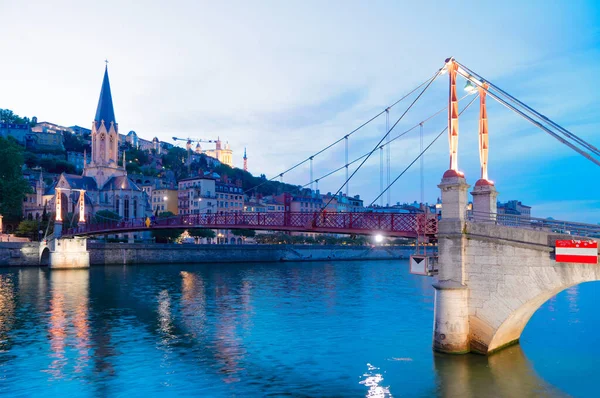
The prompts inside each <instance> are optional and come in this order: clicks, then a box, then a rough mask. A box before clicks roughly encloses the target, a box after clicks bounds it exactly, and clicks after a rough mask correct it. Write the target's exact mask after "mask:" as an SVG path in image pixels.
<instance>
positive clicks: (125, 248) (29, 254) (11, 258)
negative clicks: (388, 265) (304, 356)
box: [0, 242, 414, 267]
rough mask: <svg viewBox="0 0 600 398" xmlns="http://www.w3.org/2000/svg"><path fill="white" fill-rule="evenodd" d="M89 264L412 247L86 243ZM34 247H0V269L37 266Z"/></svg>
mask: <svg viewBox="0 0 600 398" xmlns="http://www.w3.org/2000/svg"><path fill="white" fill-rule="evenodd" d="M87 247H88V251H89V253H90V264H91V265H92V266H93V265H123V264H185V263H232V262H277V261H338V260H389V259H402V258H408V257H409V256H410V255H411V254H412V253H413V252H414V246H380V247H369V246H320V245H175V244H172V245H170V244H142V243H134V244H127V243H91V242H88V246H87ZM39 261H40V258H39V248H38V244H37V243H12V242H11V243H0V266H14V267H25V266H38V265H39Z"/></svg>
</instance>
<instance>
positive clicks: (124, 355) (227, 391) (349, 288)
mask: <svg viewBox="0 0 600 398" xmlns="http://www.w3.org/2000/svg"><path fill="white" fill-rule="evenodd" d="M597 285H598V284H595V285H594V284H587V285H582V286H579V287H574V288H571V289H568V290H567V291H566V292H563V293H562V294H561V295H559V296H557V297H555V298H553V299H551V300H550V301H549V302H548V303H546V304H545V305H544V306H543V307H542V309H541V310H540V311H538V313H536V315H534V318H533V319H532V321H531V323H530V325H528V327H527V328H526V330H525V333H524V336H523V348H521V346H514V347H510V348H508V349H506V350H504V351H502V352H500V353H498V354H496V355H493V356H491V357H490V358H486V357H481V356H474V355H467V356H447V355H437V354H434V353H433V352H432V351H431V324H432V316H433V314H432V311H433V289H432V288H431V279H429V278H426V277H419V276H414V275H409V274H408V273H407V263H406V262H403V261H377V262H370V261H365V262H337V263H330V264H328V263H296V264H295V263H284V264H230V265H214V266H211V265H196V266H192V265H186V266H129V267H96V268H92V269H91V270H77V271H52V272H50V271H48V270H38V269H20V270H11V269H3V270H0V394H6V395H18V394H22V395H25V396H36V395H43V396H65V395H67V396H74V397H76V396H108V395H109V396H119V395H123V396H129V395H131V394H133V395H136V396H137V395H148V396H154V395H159V394H160V395H161V396H165V395H166V396H170V395H172V396H178V395H201V396H215V397H220V396H232V395H237V396H263V395H268V394H271V395H281V394H288V395H289V394H291V395H294V396H359V397H360V396H363V397H382V398H383V397H392V396H396V397H398V396H436V395H437V396H444V397H451V396H456V397H481V396H490V395H489V394H490V392H492V393H493V394H492V396H519V397H527V396H561V395H562V394H563V391H565V392H567V393H570V394H573V395H575V396H586V394H587V393H590V392H592V391H595V390H592V388H595V387H592V386H593V383H592V382H590V381H587V384H586V381H585V380H582V378H581V374H583V375H584V376H585V375H587V373H586V369H587V367H588V366H589V368H590V369H595V367H594V366H593V365H592V363H593V362H594V361H596V359H595V358H597V357H598V354H600V352H599V349H598V344H591V345H589V346H585V347H579V348H578V347H577V344H576V342H575V343H573V342H572V341H571V343H572V344H570V345H569V344H568V343H567V345H568V351H565V350H562V351H561V346H560V345H559V344H558V343H557V341H560V339H561V333H562V334H563V337H562V338H563V340H564V339H565V335H566V336H573V338H574V339H588V340H589V338H590V336H589V335H587V334H585V333H587V332H586V331H587V330H588V328H589V327H590V326H592V327H596V326H598V327H600V317H599V316H598V315H596V314H597V311H590V309H592V308H593V306H592V305H591V304H590V302H592V301H596V302H597V298H598V297H597V296H598V293H597V292H598V291H600V289H599V288H598V287H597ZM549 325H550V326H552V329H549ZM582 328H583V329H582ZM548 330H551V333H548ZM582 330H583V331H582ZM595 330H598V329H597V328H596V329H595ZM593 338H596V339H597V337H595V335H594V336H593ZM597 341H598V340H596V342H597ZM549 349H550V351H549ZM552 352H554V353H555V354H556V355H558V356H559V357H558V358H555V357H553V356H552ZM575 361H576V362H577V363H578V364H579V365H580V366H581V364H584V365H585V366H586V367H585V368H584V369H583V370H582V369H581V368H579V369H577V368H576V367H575V369H574V370H570V371H569V367H568V366H564V365H562V364H561V362H566V363H567V364H569V365H573V364H574V363H575ZM596 364H597V362H596ZM571 367H573V366H571Z"/></svg>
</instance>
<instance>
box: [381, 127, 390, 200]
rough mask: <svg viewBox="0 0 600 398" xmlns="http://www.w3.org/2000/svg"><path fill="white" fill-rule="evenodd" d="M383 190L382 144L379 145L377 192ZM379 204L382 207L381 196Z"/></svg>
mask: <svg viewBox="0 0 600 398" xmlns="http://www.w3.org/2000/svg"><path fill="white" fill-rule="evenodd" d="M388 137H389V136H388ZM382 191H383V145H382V146H380V147H379V192H382ZM379 205H380V206H381V207H383V196H382V197H381V200H380V201H379Z"/></svg>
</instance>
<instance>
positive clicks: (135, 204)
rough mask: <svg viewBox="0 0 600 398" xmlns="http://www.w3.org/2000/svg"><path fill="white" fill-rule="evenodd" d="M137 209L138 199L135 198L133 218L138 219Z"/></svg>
mask: <svg viewBox="0 0 600 398" xmlns="http://www.w3.org/2000/svg"><path fill="white" fill-rule="evenodd" d="M137 207H138V206H137V198H135V199H133V218H138V214H137Z"/></svg>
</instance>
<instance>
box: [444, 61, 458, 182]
mask: <svg viewBox="0 0 600 398" xmlns="http://www.w3.org/2000/svg"><path fill="white" fill-rule="evenodd" d="M446 69H447V70H448V78H449V82H450V86H449V93H448V141H449V146H450V170H451V171H453V172H454V173H453V174H459V172H458V96H457V94H456V74H457V72H458V64H457V63H456V61H455V60H454V58H450V59H448V61H447V62H446ZM450 170H449V171H450Z"/></svg>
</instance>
